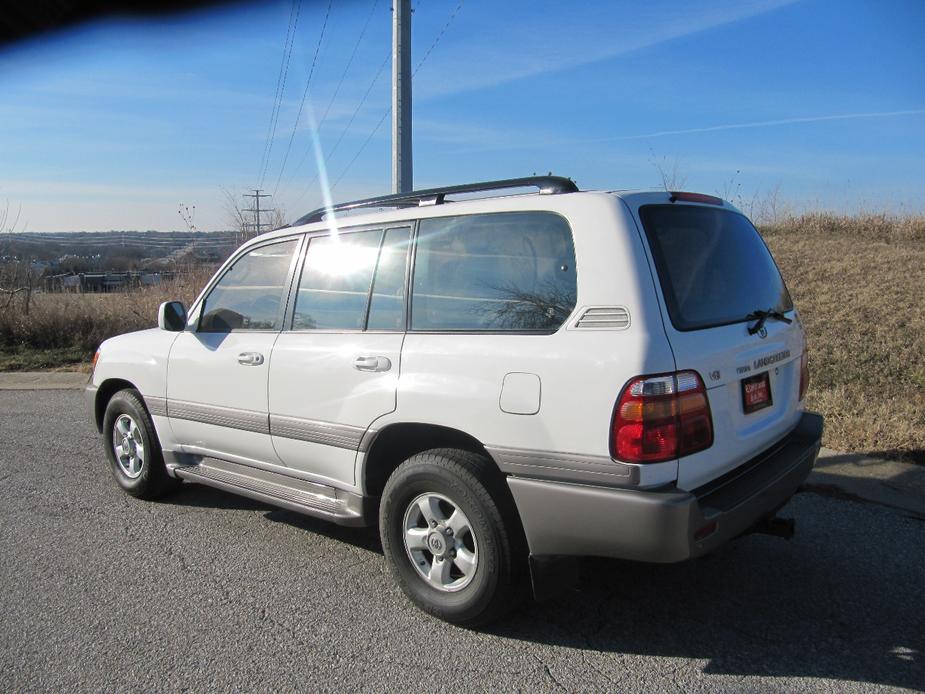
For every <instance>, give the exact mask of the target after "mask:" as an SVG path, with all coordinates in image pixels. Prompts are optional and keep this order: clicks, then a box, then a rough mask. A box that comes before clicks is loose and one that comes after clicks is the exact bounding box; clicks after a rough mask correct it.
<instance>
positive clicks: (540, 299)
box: [411, 212, 576, 332]
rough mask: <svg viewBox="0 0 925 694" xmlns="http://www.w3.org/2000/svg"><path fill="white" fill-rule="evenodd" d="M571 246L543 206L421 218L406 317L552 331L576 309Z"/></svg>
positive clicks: (433, 326)
mask: <svg viewBox="0 0 925 694" xmlns="http://www.w3.org/2000/svg"><path fill="white" fill-rule="evenodd" d="M575 277H576V275H575V249H574V246H573V245H572V234H571V230H570V229H569V226H568V224H567V223H566V221H565V220H564V219H563V218H562V217H560V216H558V215H555V214H551V213H548V212H517V213H500V214H486V215H471V216H466V217H444V218H440V219H427V220H424V221H422V222H421V223H420V227H419V231H418V240H417V250H416V257H415V265H414V291H413V294H412V309H411V320H412V328H413V329H415V330H462V331H506V330H510V331H542V332H548V331H552V330H555V329H557V328H558V327H559V326H560V325H562V323H563V322H564V321H565V319H566V318H567V317H568V315H569V314H570V313H571V312H572V309H574V307H575V295H576V285H575Z"/></svg>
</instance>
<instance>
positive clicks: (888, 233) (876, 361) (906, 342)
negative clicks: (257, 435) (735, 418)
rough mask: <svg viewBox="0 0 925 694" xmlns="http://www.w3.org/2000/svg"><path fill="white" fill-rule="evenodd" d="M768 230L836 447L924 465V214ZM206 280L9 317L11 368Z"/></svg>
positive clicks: (1, 365)
mask: <svg viewBox="0 0 925 694" xmlns="http://www.w3.org/2000/svg"><path fill="white" fill-rule="evenodd" d="M761 231H762V234H763V235H764V236H765V238H766V239H767V241H768V245H769V246H770V247H771V250H772V251H773V252H774V255H775V257H776V258H777V261H778V263H779V265H780V266H781V270H782V272H783V274H784V277H785V278H786V280H787V284H788V286H789V287H790V291H791V293H792V294H793V298H794V301H795V302H796V304H797V306H798V308H799V310H800V315H801V317H802V320H803V323H804V325H805V326H806V331H807V333H808V336H809V343H810V368H811V373H812V383H811V386H810V392H809V396H808V405H809V407H810V408H812V409H815V410H818V411H820V412H822V413H823V414H824V415H825V416H826V433H825V441H824V443H825V445H826V446H828V447H830V448H834V449H836V450H843V451H863V452H871V453H878V454H888V455H891V456H898V457H902V458H907V459H915V460H920V461H925V310H923V307H925V217H922V216H905V217H891V216H888V215H857V216H851V217H841V216H835V215H829V214H810V215H803V216H794V217H789V218H786V219H783V220H779V221H778V222H777V223H775V224H773V225H765V226H763V227H762V229H761ZM207 279H208V277H207V276H205V275H202V276H195V277H188V278H186V280H185V281H179V282H177V283H175V284H168V285H162V286H159V287H155V288H151V289H148V290H145V291H142V292H135V293H126V294H83V295H80V294H77V295H74V294H71V295H62V294H56V295H45V296H38V297H36V300H35V305H34V307H33V310H32V312H31V314H30V316H29V317H28V318H26V317H25V316H22V315H21V314H20V312H18V311H4V312H2V313H0V370H8V369H23V368H36V365H38V366H39V367H42V368H46V367H49V366H55V365H57V364H56V363H55V361H56V360H57V361H58V362H59V363H60V362H61V361H74V360H80V359H88V358H89V357H90V356H91V355H92V354H93V351H94V350H95V349H96V346H97V345H98V344H99V343H100V342H101V341H102V340H104V339H105V338H107V337H110V336H111V335H116V334H118V333H123V332H127V331H129V330H138V329H141V328H147V327H152V326H154V325H155V323H156V317H157V307H158V304H160V302H162V301H167V300H169V299H182V300H184V301H186V302H187V305H189V302H191V301H192V299H193V298H194V297H195V295H196V293H197V292H198V291H199V289H200V287H202V285H203V284H204V283H205V282H206V280H207ZM2 352H5V353H6V354H5V355H4V354H2ZM4 357H5V358H4Z"/></svg>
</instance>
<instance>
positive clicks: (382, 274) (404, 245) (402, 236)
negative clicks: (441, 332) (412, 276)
mask: <svg viewBox="0 0 925 694" xmlns="http://www.w3.org/2000/svg"><path fill="white" fill-rule="evenodd" d="M410 240H411V230H410V229H389V230H388V231H387V232H385V240H384V241H383V242H382V250H381V251H380V252H379V265H378V267H377V268H376V278H375V280H374V281H373V294H372V298H371V301H370V304H369V322H368V323H367V326H366V327H367V329H369V330H403V329H404V327H405V265H406V260H407V257H408V244H409V242H410Z"/></svg>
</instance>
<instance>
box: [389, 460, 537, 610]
mask: <svg viewBox="0 0 925 694" xmlns="http://www.w3.org/2000/svg"><path fill="white" fill-rule="evenodd" d="M503 485H504V482H503V479H501V477H500V475H499V473H498V472H497V470H495V469H494V468H493V466H492V465H491V463H490V461H488V460H487V459H486V458H485V457H484V456H481V455H478V454H475V453H470V452H468V451H461V450H456V449H434V450H430V451H425V452H423V453H418V454H417V455H414V456H412V457H411V458H409V459H408V460H406V461H405V462H404V463H402V464H401V465H400V466H399V467H398V468H397V469H396V470H395V472H393V473H392V476H391V477H390V478H389V481H388V482H387V483H386V486H385V490H384V492H383V495H382V503H381V505H380V507H379V532H380V535H381V538H382V548H383V551H384V553H385V556H386V559H387V560H388V562H389V565H390V567H391V569H392V573H393V575H394V576H395V578H396V580H397V581H398V584H399V586H400V587H401V589H402V590H403V591H404V593H405V594H406V595H407V596H408V597H409V598H410V599H411V600H412V601H413V602H414V603H415V604H416V605H417V606H418V607H419V608H421V609H422V610H424V611H425V612H428V613H429V614H432V615H434V616H435V617H438V618H439V619H442V620H445V621H447V622H451V623H454V624H459V625H461V626H470V627H471V626H478V625H481V624H486V623H488V622H490V621H492V620H494V619H497V618H498V617H500V616H501V615H502V614H503V613H504V612H506V611H508V610H509V609H510V608H511V607H513V606H514V605H515V604H516V603H517V599H516V598H517V597H518V596H519V595H521V594H522V593H523V591H518V590H517V588H518V587H519V584H520V581H521V579H522V575H523V569H524V566H525V552H524V551H523V546H524V542H523V541H522V535H523V533H522V531H521V529H520V525H519V521H518V519H517V518H516V512H515V511H514V509H513V503H512V502H511V501H510V500H509V497H508V496H506V494H505V492H506V489H505V488H504V486H503Z"/></svg>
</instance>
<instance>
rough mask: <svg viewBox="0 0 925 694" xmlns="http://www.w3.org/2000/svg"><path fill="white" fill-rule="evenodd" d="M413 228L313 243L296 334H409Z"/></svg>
mask: <svg viewBox="0 0 925 694" xmlns="http://www.w3.org/2000/svg"><path fill="white" fill-rule="evenodd" d="M410 235H411V230H410V229H409V228H407V227H404V228H399V229H389V230H387V231H385V232H383V230H381V229H376V230H374V231H360V232H351V233H342V234H340V236H316V237H313V238H312V239H310V241H309V244H308V250H307V251H306V253H305V266H304V267H303V269H302V277H301V278H300V280H299V289H298V293H297V295H296V303H295V313H294V316H293V322H292V328H293V329H294V330H364V329H369V330H403V329H404V322H405V312H404V309H405V294H404V291H405V266H406V259H407V255H408V243H409V238H410Z"/></svg>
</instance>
